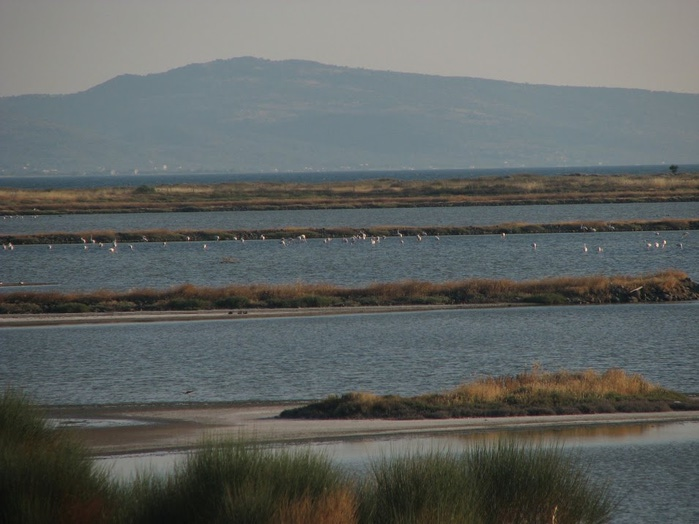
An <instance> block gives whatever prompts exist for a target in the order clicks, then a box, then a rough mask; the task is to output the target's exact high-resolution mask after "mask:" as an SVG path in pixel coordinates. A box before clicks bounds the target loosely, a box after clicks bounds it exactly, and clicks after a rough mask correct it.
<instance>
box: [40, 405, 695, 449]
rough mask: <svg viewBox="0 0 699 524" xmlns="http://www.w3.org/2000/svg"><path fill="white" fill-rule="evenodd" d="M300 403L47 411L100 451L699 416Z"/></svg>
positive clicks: (624, 422)
mask: <svg viewBox="0 0 699 524" xmlns="http://www.w3.org/2000/svg"><path fill="white" fill-rule="evenodd" d="M294 405H295V404H248V405H244V404H243V405H240V404H239V405H210V406H209V405H180V406H171V405H163V406H113V407H110V406H107V407H100V406H97V407H92V406H80V407H60V408H50V409H49V410H48V412H47V416H48V417H49V418H51V419H52V420H55V421H57V422H58V423H59V424H60V425H61V426H63V427H68V428H71V431H73V432H74V434H75V435H76V436H77V437H78V438H79V439H80V440H81V441H83V442H84V443H85V444H86V445H87V446H88V447H89V448H90V449H91V450H93V451H94V452H95V453H96V454H100V455H105V454H119V453H140V452H152V451H163V450H178V449H186V448H191V447H193V446H195V445H197V444H198V443H199V442H201V440H202V439H203V438H205V437H246V438H255V439H257V440H259V441H264V442H289V443H292V442H293V443H298V442H322V441H332V440H351V439H360V438H370V439H371V438H387V437H397V436H419V435H422V436H426V435H434V434H444V433H456V432H461V433H467V432H483V431H492V430H498V431H517V430H540V429H552V428H565V427H581V426H600V425H631V424H642V423H668V422H688V421H694V422H699V411H693V412H662V413H616V414H595V415H565V416H534V417H502V418H470V419H438V420H383V419H369V420H292V419H280V418H278V415H279V413H280V412H281V411H282V410H284V409H286V408H289V407H293V406H294Z"/></svg>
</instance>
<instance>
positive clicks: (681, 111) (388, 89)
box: [0, 57, 699, 172]
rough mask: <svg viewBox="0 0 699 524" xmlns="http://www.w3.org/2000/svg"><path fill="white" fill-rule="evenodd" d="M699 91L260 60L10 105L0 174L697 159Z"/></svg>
mask: <svg viewBox="0 0 699 524" xmlns="http://www.w3.org/2000/svg"><path fill="white" fill-rule="evenodd" d="M698 145H699V95H693V94H687V93H671V92H655V91H647V90H641V89H624V88H604V87H568V86H549V85H540V84H519V83H515V82H506V81H499V80H488V79H479V78H472V77H452V76H435V75H424V74H417V73H400V72H387V71H375V70H369V69H358V68H350V67H344V66H332V65H325V64H321V63H318V62H312V61H308V60H283V61H272V60H265V59H259V58H252V57H241V58H233V59H228V60H216V61H213V62H207V63H201V64H189V65H186V66H182V67H178V68H175V69H171V70H169V71H166V72H163V73H152V74H148V75H130V74H126V75H119V76H117V77H114V78H112V79H111V80H108V81H106V82H103V83H101V84H98V85H96V86H94V87H91V88H90V89H87V90H85V91H81V92H78V93H73V94H69V95H21V96H14V97H3V98H0V169H2V170H3V171H5V172H7V171H18V170H22V169H24V168H26V167H29V169H34V170H37V169H43V170H56V171H61V172H66V171H83V170H84V171H95V170H109V169H114V170H118V171H129V170H134V169H139V170H149V169H162V166H164V165H167V166H168V169H175V170H176V169H181V170H214V169H215V170H225V171H237V172H244V171H248V172H249V171H274V170H281V171H294V170H303V169H315V170H328V171H329V170H339V169H353V168H354V169H361V168H367V167H368V168H374V169H402V168H442V169H444V168H463V167H470V166H476V167H503V166H510V167H514V166H518V165H528V166H535V165H536V166H549V165H595V164H598V163H603V164H607V165H612V164H660V163H662V162H668V163H693V162H696V161H697V156H698V155H699V154H698V153H697V151H699V148H698V147H697V146H698Z"/></svg>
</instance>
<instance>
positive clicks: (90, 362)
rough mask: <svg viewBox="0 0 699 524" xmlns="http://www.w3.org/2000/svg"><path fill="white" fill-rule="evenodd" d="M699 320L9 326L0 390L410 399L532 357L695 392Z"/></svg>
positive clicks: (540, 314) (627, 317)
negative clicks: (354, 394)
mask: <svg viewBox="0 0 699 524" xmlns="http://www.w3.org/2000/svg"><path fill="white" fill-rule="evenodd" d="M697 318H699V303H695V302H692V303H678V304H626V305H614V306H564V307H535V308H498V309H485V310H458V311H453V310H452V311H430V312H419V313H387V314H363V315H336V316H327V317H307V318H275V319H240V318H239V317H238V316H237V315H236V316H234V317H233V318H232V319H231V320H221V321H198V322H163V323H153V324H151V323H149V324H113V325H82V326H59V327H22V328H3V329H1V330H0V347H2V348H3V349H2V353H3V358H2V360H1V361H0V387H6V386H16V387H22V388H24V389H25V390H26V391H28V392H29V393H31V394H32V395H33V396H35V397H36V398H37V399H38V400H39V401H40V402H42V403H48V404H104V403H107V404H109V403H130V402H134V403H139V402H179V401H184V400H191V401H246V400H294V399H314V398H321V397H324V396H326V395H329V394H338V393H345V392H347V391H372V392H375V393H379V394H388V393H395V394H398V395H416V394H420V393H426V392H430V391H440V390H444V389H449V388H452V387H455V386H457V385H458V384H460V383H463V382H465V381H467V380H470V379H472V378H473V377H478V376H483V375H488V374H492V375H506V374H514V373H518V372H521V371H523V370H526V369H528V368H530V367H531V365H532V364H533V363H535V362H539V363H541V364H542V365H543V366H544V368H546V369H551V370H556V369H561V368H565V369H586V368H592V369H597V370H606V369H608V368H610V367H620V368H623V369H625V370H627V371H629V372H633V373H641V374H642V375H644V376H645V377H646V378H648V379H649V380H651V381H653V382H657V383H660V384H662V385H663V386H665V387H668V388H671V389H677V390H680V391H684V392H699V358H697V356H698V355H697V350H698V349H699V347H698V346H697V342H696V341H697V340H699V323H698V322H697ZM186 389H194V390H195V393H193V394H192V395H191V396H188V397H185V396H184V395H183V394H182V391H184V390H186Z"/></svg>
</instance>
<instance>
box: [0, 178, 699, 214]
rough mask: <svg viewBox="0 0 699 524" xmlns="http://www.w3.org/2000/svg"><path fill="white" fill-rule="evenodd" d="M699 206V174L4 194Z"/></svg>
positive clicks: (59, 204)
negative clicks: (690, 203)
mask: <svg viewBox="0 0 699 524" xmlns="http://www.w3.org/2000/svg"><path fill="white" fill-rule="evenodd" d="M697 199H699V174H697V173H681V174H678V175H670V174H655V175H633V174H628V175H605V176H600V175H583V174H577V175H563V176H536V175H528V174H521V175H515V176H503V177H492V176H491V177H481V178H475V179H459V178H455V179H446V180H439V181H425V180H393V179H390V178H384V179H375V180H353V181H333V182H323V183H285V182H255V183H253V182H240V183H232V184H231V183H224V184H211V185H196V184H176V185H161V186H141V187H137V188H131V187H114V188H99V189H95V188H91V189H14V188H0V202H1V203H2V205H1V206H0V214H3V215H12V214H35V213H37V212H38V213H66V212H71V213H96V212H134V211H146V210H147V211H212V210H233V209H238V210H241V209H302V208H305V209H309V208H316V209H323V208H352V207H354V208H366V207H399V206H444V205H450V206H454V205H486V204H531V203H579V202H662V201H670V200H686V201H691V200H697Z"/></svg>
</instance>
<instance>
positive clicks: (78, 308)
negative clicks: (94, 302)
mask: <svg viewBox="0 0 699 524" xmlns="http://www.w3.org/2000/svg"><path fill="white" fill-rule="evenodd" d="M48 311H49V312H50V313H89V312H90V306H88V305H87V304H83V303H82V302H65V303H62V304H53V305H51V306H49V308H48Z"/></svg>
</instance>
